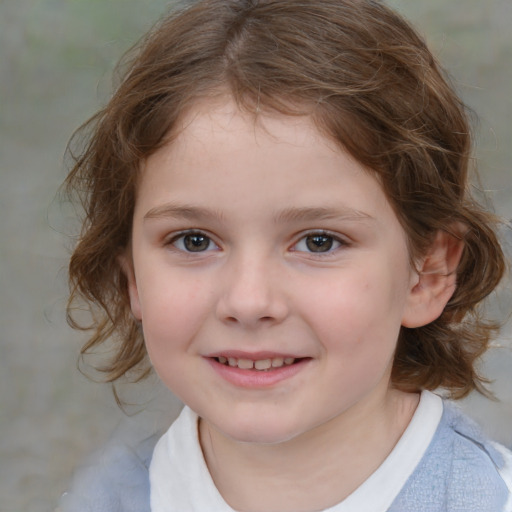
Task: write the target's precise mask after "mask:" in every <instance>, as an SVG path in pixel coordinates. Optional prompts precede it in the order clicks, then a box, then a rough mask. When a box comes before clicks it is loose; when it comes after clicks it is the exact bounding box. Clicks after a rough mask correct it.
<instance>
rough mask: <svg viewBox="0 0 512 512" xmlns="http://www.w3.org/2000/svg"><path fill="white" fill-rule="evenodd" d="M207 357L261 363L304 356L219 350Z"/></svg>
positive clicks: (284, 353)
mask: <svg viewBox="0 0 512 512" xmlns="http://www.w3.org/2000/svg"><path fill="white" fill-rule="evenodd" d="M205 357H210V358H215V357H226V358H230V357H233V358H235V359H248V360H249V361H261V360H263V359H276V358H278V357H282V358H283V359H285V358H287V357H293V358H294V359H301V358H303V357H304V356H299V355H297V354H292V353H289V352H271V351H258V352H245V351H243V350H219V351H216V352H212V353H210V354H206V355H205Z"/></svg>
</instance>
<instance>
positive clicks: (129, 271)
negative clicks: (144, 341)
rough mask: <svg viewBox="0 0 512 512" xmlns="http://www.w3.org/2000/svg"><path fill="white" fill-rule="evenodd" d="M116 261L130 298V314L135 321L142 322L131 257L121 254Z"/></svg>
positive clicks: (127, 254) (128, 254)
mask: <svg viewBox="0 0 512 512" xmlns="http://www.w3.org/2000/svg"><path fill="white" fill-rule="evenodd" d="M118 261H119V265H121V269H122V271H123V273H124V275H125V276H126V280H127V282H128V295H129V297H130V307H131V310H132V314H133V316H134V317H135V319H136V320H139V321H140V320H142V310H141V307H140V300H139V291H138V289H137V281H136V279H135V271H134V268H133V259H132V256H131V254H130V253H123V254H122V255H121V256H119V258H118Z"/></svg>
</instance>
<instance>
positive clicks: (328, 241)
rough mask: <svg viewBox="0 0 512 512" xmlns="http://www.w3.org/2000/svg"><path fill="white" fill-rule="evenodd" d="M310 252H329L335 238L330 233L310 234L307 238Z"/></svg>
mask: <svg viewBox="0 0 512 512" xmlns="http://www.w3.org/2000/svg"><path fill="white" fill-rule="evenodd" d="M305 242H306V247H307V248H308V250H309V251H310V252H328V251H330V250H331V249H332V247H333V245H334V239H333V237H332V236H328V235H310V236H307V237H306V239H305Z"/></svg>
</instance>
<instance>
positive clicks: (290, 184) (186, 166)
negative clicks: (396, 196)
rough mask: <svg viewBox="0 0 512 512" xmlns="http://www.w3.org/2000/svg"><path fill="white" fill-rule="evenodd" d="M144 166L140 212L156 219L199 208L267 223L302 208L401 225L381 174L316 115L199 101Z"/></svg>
mask: <svg viewBox="0 0 512 512" xmlns="http://www.w3.org/2000/svg"><path fill="white" fill-rule="evenodd" d="M142 171H143V172H142V179H141V182H140V183H139V190H138V199H137V203H136V210H137V211H138V213H139V214H142V215H148V212H149V216H150V217H151V216H154V215H155V212H156V213H157V214H158V215H160V214H161V213H162V212H166V213H167V214H169V213H172V212H176V211H180V212H181V214H182V213H183V212H186V211H188V212H190V211H192V210H194V211H195V212H199V211H201V212H203V213H204V212H208V211H210V212H215V214H216V217H217V218H221V217H223V216H224V217H226V216H231V217H236V216H245V217H246V218H247V219H248V220H251V219H254V220H256V219H258V220H261V221H262V223H264V222H275V219H291V218H294V219H299V218H303V217H304V215H303V214H302V213H301V211H302V212H303V213H304V212H307V214H308V215H310V214H311V212H316V213H315V215H316V216H317V217H318V218H319V220H320V217H322V216H323V217H324V220H325V217H329V216H337V217H344V218H347V217H351V218H353V219H355V218H358V219H361V218H367V219H369V218H374V219H376V221H377V223H379V224H380V223H383V222H385V219H391V220H392V221H393V224H397V223H396V218H395V216H394V212H393V211H392V208H391V207H390V205H389V203H388V201H387V198H386V197H385V194H384V192H383V190H382V187H381V185H380V183H379V182H378V181H377V179H376V178H375V177H374V175H373V173H370V172H368V171H367V170H366V169H365V168H363V167H362V166H361V165H360V164H359V163H358V162H356V161H355V160H354V159H353V158H352V157H351V156H350V155H349V154H348V153H347V152H346V151H343V150H342V149H341V148H340V147H336V145H335V144H334V143H333V142H332V140H330V139H329V138H327V137H325V136H324V135H322V134H321V132H320V131H319V130H318V129H317V127H316V125H315V123H314V121H313V119H312V118H311V117H308V116H286V115H283V114H268V113H264V114H263V113H262V114H259V115H253V114H251V113H244V112H241V111H240V109H239V108H238V107H237V105H236V104H235V103H234V102H233V101H231V100H229V99H228V100H226V99H224V101H219V100H218V99H217V100H215V101H203V102H201V103H198V104H196V105H195V106H194V108H192V109H191V110H190V111H189V112H188V113H187V115H186V116H184V117H183V119H182V120H181V122H180V125H179V127H178V129H177V130H175V132H174V133H173V134H172V137H170V141H169V143H168V144H167V145H165V146H163V147H162V148H160V149H159V150H158V151H157V152H155V153H154V154H153V155H152V156H151V157H150V158H149V159H148V160H147V161H146V163H145V166H144V168H143V170H142ZM203 218H204V215H203Z"/></svg>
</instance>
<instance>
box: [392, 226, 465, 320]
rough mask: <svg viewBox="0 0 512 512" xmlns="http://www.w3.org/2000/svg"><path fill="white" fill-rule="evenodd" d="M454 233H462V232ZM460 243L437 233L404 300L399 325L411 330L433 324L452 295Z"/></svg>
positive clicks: (450, 236)
mask: <svg viewBox="0 0 512 512" xmlns="http://www.w3.org/2000/svg"><path fill="white" fill-rule="evenodd" d="M454 232H460V233H463V230H462V229H457V230H454ZM463 249H464V241H463V237H462V236H457V235H454V234H450V233H448V232H446V231H438V232H437V233H436V236H435V238H434V240H433V242H432V244H431V246H430V248H429V250H428V251H427V254H426V255H425V256H424V257H423V259H422V260H421V262H420V265H419V268H418V274H417V276H416V280H415V282H414V283H413V285H412V288H411V290H410V293H409V297H408V300H407V304H406V308H405V311H404V316H403V318H402V325H403V326H404V327H409V328H414V327H421V326H423V325H427V324H429V323H430V322H433V321H434V320H436V319H437V318H438V317H439V316H440V315H441V313H442V312H443V310H444V308H445V306H446V304H447V303H448V301H449V300H450V298H451V297H452V295H453V293H454V292H455V288H456V285H457V282H456V279H457V267H458V265H459V262H460V259H461V256H462V252H463Z"/></svg>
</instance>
